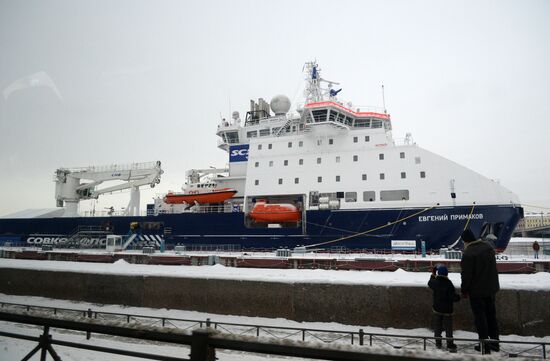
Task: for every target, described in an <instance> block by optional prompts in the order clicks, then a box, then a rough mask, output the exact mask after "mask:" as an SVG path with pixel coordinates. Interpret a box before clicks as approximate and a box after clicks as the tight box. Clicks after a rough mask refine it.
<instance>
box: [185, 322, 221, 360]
mask: <svg viewBox="0 0 550 361" xmlns="http://www.w3.org/2000/svg"><path fill="white" fill-rule="evenodd" d="M209 337H210V330H208V329H204V328H199V329H196V330H193V338H192V340H191V354H190V355H189V357H190V359H191V361H215V360H216V350H215V349H214V348H212V347H209V346H208V338H209Z"/></svg>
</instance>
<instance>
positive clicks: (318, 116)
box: [311, 109, 327, 123]
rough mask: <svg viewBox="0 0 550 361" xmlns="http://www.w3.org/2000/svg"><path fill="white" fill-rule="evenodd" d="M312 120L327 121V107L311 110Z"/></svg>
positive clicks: (316, 121)
mask: <svg viewBox="0 0 550 361" xmlns="http://www.w3.org/2000/svg"><path fill="white" fill-rule="evenodd" d="M311 113H312V114H313V121H314V122H315V123H320V122H326V121H327V109H321V110H313V111H312V112H311Z"/></svg>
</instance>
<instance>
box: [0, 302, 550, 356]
mask: <svg viewBox="0 0 550 361" xmlns="http://www.w3.org/2000/svg"><path fill="white" fill-rule="evenodd" d="M33 311H37V313H36V314H33V313H32V312H33ZM0 320H3V321H7V322H11V323H22V324H32V325H37V326H42V327H44V333H43V335H42V337H32V336H29V335H22V334H15V333H10V332H5V331H0V336H3V337H11V338H16V339H25V340H29V341H37V342H39V346H37V347H35V348H34V349H33V350H32V351H31V352H30V353H29V355H27V356H29V357H28V358H30V356H31V355H32V354H34V353H35V352H37V351H38V350H40V346H42V347H43V348H45V350H44V351H43V354H45V352H46V351H48V352H50V353H55V351H53V349H52V345H63V346H69V347H77V348H82V349H88V350H94V351H101V352H107V353H118V354H121V355H127V356H138V355H137V353H135V352H132V351H126V350H120V349H117V350H114V349H109V348H105V347H99V346H92V345H91V344H90V343H89V342H86V343H85V344H78V343H70V342H64V341H59V340H54V339H53V337H52V336H51V335H49V334H48V332H49V329H50V327H51V328H59V329H65V330H76V331H85V332H86V339H87V340H89V339H91V337H92V334H108V335H115V336H123V337H129V338H138V339H142V340H143V339H145V340H151V341H161V342H162V341H164V342H168V343H180V344H186V345H192V347H191V360H214V359H215V358H214V353H215V351H214V350H211V356H212V358H196V357H193V355H195V356H196V355H197V354H196V351H197V350H194V349H193V347H196V346H197V344H200V343H201V342H196V341H197V340H194V341H192V340H193V338H194V337H199V336H202V342H203V343H204V345H203V346H205V345H209V346H210V347H212V348H221V349H227V348H229V349H233V350H238V351H244V352H255V353H258V352H259V353H267V354H280V355H285V356H295V357H307V358H314V359H328V360H331V359H339V360H344V359H353V360H359V359H371V358H372V359H377V358H379V357H380V356H381V354H380V351H381V350H380V349H378V350H377V351H378V352H377V355H374V354H372V355H369V353H368V351H369V349H368V348H367V347H372V346H382V347H385V348H386V349H387V350H388V351H389V352H388V354H384V355H383V358H384V359H385V360H388V361H392V360H394V358H392V354H393V356H395V357H396V358H395V360H402V359H403V355H399V354H395V351H394V350H395V349H407V350H423V351H433V350H435V349H436V348H437V346H436V343H437V342H438V341H439V342H442V341H446V340H448V339H447V338H445V337H433V336H431V335H430V336H422V335H410V334H398V333H371V332H365V331H364V329H362V328H359V329H352V328H349V329H341V330H338V329H319V328H315V329H314V328H307V327H284V326H272V325H260V324H244V323H231V322H216V321H213V320H211V319H210V318H206V319H181V318H171V317H170V318H169V317H161V316H150V315H142V314H131V313H116V312H103V311H95V310H92V309H91V308H88V309H71V308H58V307H48V306H35V305H28V304H16V303H7V302H2V303H0ZM124 324H127V325H128V326H129V327H124ZM213 330H216V331H217V332H213ZM187 332H189V333H187ZM191 334H192V337H193V338H192V337H191ZM259 337H262V338H264V340H262V342H260V341H259V340H254V338H259ZM224 340H225V341H224ZM452 340H453V341H454V343H455V344H457V346H458V348H457V351H458V352H459V353H461V354H476V353H478V354H479V353H480V352H481V350H480V351H477V352H476V351H475V350H474V347H475V346H477V345H479V342H480V340H478V339H477V338H476V339H471V338H454V339H452ZM224 342H228V343H227V344H226V343H224ZM281 342H284V343H281ZM295 342H314V343H315V344H314V345H312V346H305V345H304V344H303V343H302V344H300V345H299V344H297V343H295ZM481 343H482V344H483V346H484V347H483V348H486V347H491V346H492V345H494V344H495V343H498V346H500V354H506V356H507V357H511V358H512V357H514V358H515V357H522V358H536V359H547V357H548V355H547V351H548V348H549V347H550V342H545V341H518V340H496V341H495V340H481ZM228 344H232V346H231V347H227V345H228ZM320 344H322V345H325V346H321V347H319V345H320ZM345 344H349V345H356V346H358V347H357V348H354V349H352V350H349V349H348V350H347V351H342V352H343V353H342V354H338V355H336V354H334V353H333V352H335V351H336V350H338V349H340V350H341V349H342V345H345ZM251 345H254V346H253V347H252V346H251ZM269 345H271V347H269ZM285 345H286V346H288V347H289V348H285V347H284V346H285ZM332 346H334V347H332ZM314 349H315V350H317V351H321V352H317V353H311V352H312V350H314ZM203 351H204V350H203ZM280 352H281V353H280ZM206 354H208V352H205V353H204V355H206ZM52 356H53V355H52ZM147 356H149V357H147ZM377 356H378V357H377ZM138 357H142V358H149V359H156V360H174V359H177V358H174V357H168V356H166V358H163V356H162V355H151V354H150V355H147V354H142V355H140V356H138ZM415 357H420V359H422V360H427V358H425V357H423V356H422V355H421V354H416V356H413V354H410V353H409V354H407V359H411V360H414V359H415ZM25 359H27V358H25ZM181 360H184V359H181Z"/></svg>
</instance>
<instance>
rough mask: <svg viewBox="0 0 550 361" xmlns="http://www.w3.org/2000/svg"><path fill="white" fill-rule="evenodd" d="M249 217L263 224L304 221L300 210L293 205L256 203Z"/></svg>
mask: <svg viewBox="0 0 550 361" xmlns="http://www.w3.org/2000/svg"><path fill="white" fill-rule="evenodd" d="M249 216H250V218H252V219H253V220H254V221H256V222H262V223H282V222H298V221H300V220H301V219H302V214H301V213H300V210H299V209H298V208H297V207H296V206H295V205H293V204H289V203H273V204H271V203H266V202H263V201H258V202H256V204H255V205H254V207H253V208H252V211H250V214H249Z"/></svg>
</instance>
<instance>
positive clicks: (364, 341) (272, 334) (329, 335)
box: [0, 302, 550, 359]
mask: <svg viewBox="0 0 550 361" xmlns="http://www.w3.org/2000/svg"><path fill="white" fill-rule="evenodd" d="M0 309H1V310H2V311H4V310H5V311H15V312H22V311H26V312H29V311H39V312H40V313H41V314H43V315H46V316H48V315H49V316H65V317H73V318H74V317H86V318H89V319H92V320H98V321H100V322H118V323H127V324H131V325H141V326H147V327H160V328H164V329H166V330H177V331H192V330H195V329H200V328H203V327H207V328H211V329H214V330H217V331H218V332H219V333H220V334H223V335H230V336H239V337H256V338H257V337H262V338H270V339H273V340H275V341H304V342H319V343H323V344H327V345H329V344H335V345H344V344H348V345H359V346H386V347H390V348H393V349H422V350H430V349H432V350H433V349H436V341H437V340H443V341H445V340H446V339H445V338H440V339H438V338H435V337H433V336H416V335H414V336H413V335H404V334H387V333H371V332H364V330H363V329H361V328H359V329H357V330H334V329H313V328H304V327H283V326H270V325H258V324H242V323H231V322H218V321H213V320H211V319H209V318H207V319H206V320H197V319H183V318H170V317H160V316H150V315H141V314H130V313H117V312H105V311H98V310H92V309H87V310H84V309H70V308H58V307H47V306H37V305H27V304H17V303H7V302H1V303H0ZM453 340H454V342H455V343H456V344H457V345H458V349H457V352H460V353H466V354H474V353H479V351H475V350H474V347H475V346H477V345H479V340H477V339H468V338H454V339H453ZM499 345H500V352H501V354H505V355H507V356H508V357H532V358H539V359H540V358H542V359H546V358H547V349H548V348H549V347H550V342H527V341H499Z"/></svg>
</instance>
